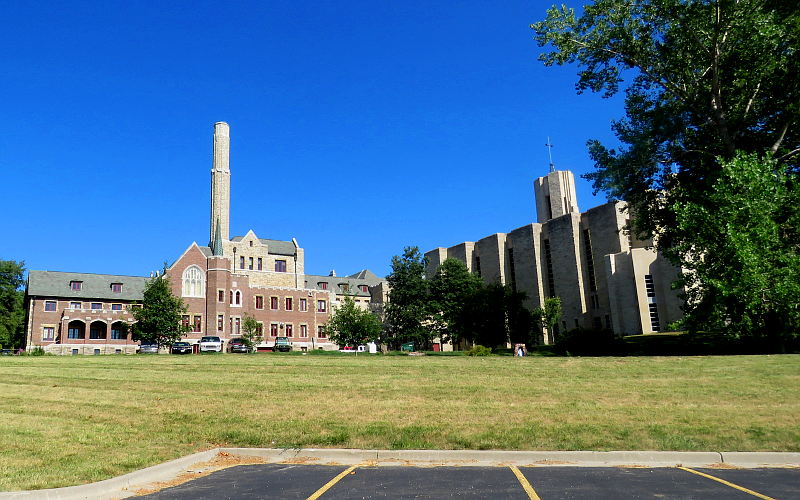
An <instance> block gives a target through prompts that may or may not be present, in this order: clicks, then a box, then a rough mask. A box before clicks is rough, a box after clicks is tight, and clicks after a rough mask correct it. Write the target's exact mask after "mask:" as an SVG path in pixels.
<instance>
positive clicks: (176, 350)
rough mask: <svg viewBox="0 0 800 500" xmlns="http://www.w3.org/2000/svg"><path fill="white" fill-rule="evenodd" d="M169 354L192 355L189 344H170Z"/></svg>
mask: <svg viewBox="0 0 800 500" xmlns="http://www.w3.org/2000/svg"><path fill="white" fill-rule="evenodd" d="M169 352H171V353H172V354H191V353H192V344H190V343H189V342H175V343H174V344H172V347H171V348H170V350H169Z"/></svg>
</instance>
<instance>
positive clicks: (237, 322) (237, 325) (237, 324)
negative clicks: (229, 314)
mask: <svg viewBox="0 0 800 500" xmlns="http://www.w3.org/2000/svg"><path fill="white" fill-rule="evenodd" d="M233 332H234V334H236V335H239V334H240V333H241V332H242V318H236V319H234V320H233Z"/></svg>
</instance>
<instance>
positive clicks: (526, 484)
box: [508, 465, 542, 500]
mask: <svg viewBox="0 0 800 500" xmlns="http://www.w3.org/2000/svg"><path fill="white" fill-rule="evenodd" d="M508 468H509V469H511V472H513V473H514V475H515V476H517V480H519V484H521V485H522V489H524V490H525V493H527V494H528V498H530V499H531V500H542V499H541V498H539V495H537V494H536V490H534V489H533V486H531V483H529V482H528V479H527V478H526V477H525V476H524V475H523V474H522V472H520V470H519V469H517V468H516V467H515V466H513V465H509V466H508Z"/></svg>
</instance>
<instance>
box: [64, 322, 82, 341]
mask: <svg viewBox="0 0 800 500" xmlns="http://www.w3.org/2000/svg"><path fill="white" fill-rule="evenodd" d="M81 326H82V325H81ZM67 338H70V339H82V338H83V328H81V327H77V326H70V327H69V330H67Z"/></svg>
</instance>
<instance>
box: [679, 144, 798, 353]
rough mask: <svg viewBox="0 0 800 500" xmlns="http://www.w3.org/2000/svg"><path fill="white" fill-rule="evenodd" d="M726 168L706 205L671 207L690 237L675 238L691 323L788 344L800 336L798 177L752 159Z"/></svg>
mask: <svg viewBox="0 0 800 500" xmlns="http://www.w3.org/2000/svg"><path fill="white" fill-rule="evenodd" d="M721 165H722V175H720V176H719V178H718V180H717V181H716V183H715V184H714V186H713V188H712V189H711V190H710V192H709V193H708V194H707V200H703V202H695V201H689V200H687V201H682V202H679V203H676V205H675V207H674V209H675V213H676V216H677V224H678V227H679V229H680V230H681V231H680V233H679V234H685V235H689V234H691V235H693V236H692V237H691V238H686V237H684V238H681V239H677V240H676V241H675V245H676V247H677V249H678V250H679V252H678V253H679V254H680V255H682V256H683V258H682V260H681V264H682V266H683V268H684V269H685V270H686V272H685V274H684V275H685V280H686V287H685V288H686V293H687V299H688V300H687V316H686V318H685V320H686V323H687V326H689V327H690V328H691V329H692V330H696V329H699V327H709V326H710V327H711V328H713V329H715V330H722V331H727V332H729V333H731V335H732V336H734V337H749V336H754V337H761V338H763V339H765V340H768V341H770V344H773V345H775V344H778V345H780V344H783V343H784V341H785V340H786V337H788V338H791V337H794V336H797V335H798V332H800V305H798V304H800V244H798V243H800V238H799V237H798V236H799V235H800V190H798V189H797V186H796V183H797V179H796V178H793V177H792V176H790V175H788V174H787V167H786V165H780V164H778V163H777V162H776V161H774V160H771V159H766V160H761V159H759V158H758V157H757V156H756V155H755V154H746V155H745V154H743V155H739V156H737V157H736V158H734V159H733V160H731V161H723V162H721ZM709 205H710V206H713V207H714V213H710V212H709V208H708V207H709ZM789 242H791V244H787V243H789ZM731 269H736V270H737V271H736V272H731Z"/></svg>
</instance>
